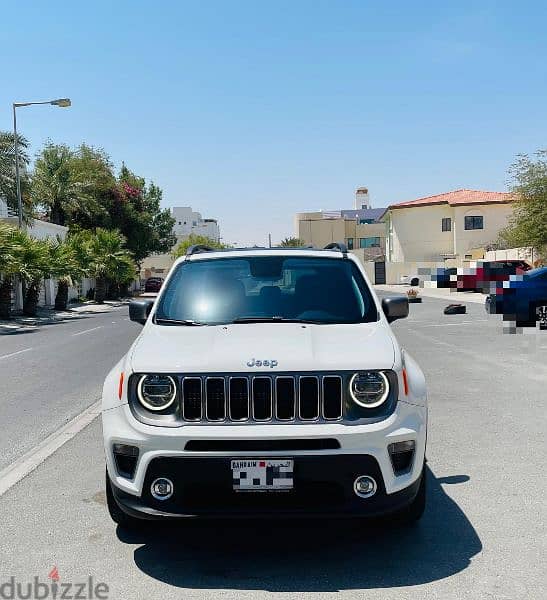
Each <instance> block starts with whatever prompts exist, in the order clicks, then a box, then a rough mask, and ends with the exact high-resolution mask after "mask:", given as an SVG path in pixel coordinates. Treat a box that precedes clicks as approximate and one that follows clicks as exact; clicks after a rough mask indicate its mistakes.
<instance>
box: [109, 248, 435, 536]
mask: <svg viewBox="0 0 547 600" xmlns="http://www.w3.org/2000/svg"><path fill="white" fill-rule="evenodd" d="M407 314H408V301H407V299H406V298H405V297H403V296H398V297H394V298H384V299H383V300H382V302H380V301H379V300H378V298H377V297H376V295H375V293H374V291H373V290H372V288H371V286H370V283H369V281H368V280H367V276H366V274H365V272H364V269H363V268H362V267H361V266H360V264H359V262H358V260H357V259H356V258H355V257H354V256H353V255H352V254H348V252H347V250H346V248H345V247H344V246H343V245H342V244H331V245H329V247H327V248H326V249H324V250H316V249H308V248H306V249H304V248H302V249H297V248H294V249H290V248H283V249H256V248H253V249H241V250H235V249H234V250H224V251H218V250H217V251H211V250H210V249H208V248H206V247H203V246H195V247H192V248H190V249H189V251H188V253H187V255H186V256H185V257H183V258H181V259H179V260H178V261H177V262H176V263H175V264H174V266H173V268H172V269H171V271H170V273H169V276H168V277H167V279H166V281H165V283H164V285H163V287H162V289H161V291H160V294H159V296H158V298H157V299H154V300H153V299H143V300H135V301H133V302H132V303H131V305H130V316H131V319H132V320H133V321H138V322H140V323H142V324H143V325H144V327H143V330H142V332H141V334H140V335H139V336H138V338H137V339H136V341H135V342H134V344H133V345H132V346H131V348H130V349H129V351H128V353H127V354H126V355H125V356H124V357H123V358H122V360H120V362H119V363H118V364H117V365H116V366H115V367H114V368H113V369H112V371H111V372H110V373H109V375H108V377H107V378H106V381H105V384H104V390H103V401H102V402H103V404H102V421H103V431H104V445H105V452H106V467H107V476H106V486H107V498H108V507H109V510H110V515H111V516H112V518H113V520H114V521H116V522H117V523H119V524H121V525H124V526H134V525H137V524H138V523H139V522H141V521H140V520H142V519H163V518H183V517H189V516H192V517H194V516H196V517H213V516H240V517H249V516H272V515H276V516H298V517H303V516H306V517H308V516H314V517H315V516H319V515H329V516H331V515H332V516H335V515H341V516H355V517H375V516H379V515H386V514H389V515H391V516H392V517H393V518H396V519H397V520H398V521H401V522H402V521H405V522H408V521H415V520H417V519H418V518H419V517H420V516H421V515H422V513H423V510H424V506H425V485H426V478H425V447H426V437H427V436H426V428H427V400H426V386H425V380H424V376H423V374H422V371H421V370H420V368H419V366H418V365H417V364H416V362H415V361H414V360H413V359H412V358H411V357H410V355H409V354H408V353H407V352H405V351H404V350H402V349H401V348H400V347H399V344H398V342H397V340H396V338H395V336H394V335H393V333H392V331H391V327H390V325H389V323H390V322H391V321H394V320H395V319H399V318H403V317H406V316H407Z"/></svg>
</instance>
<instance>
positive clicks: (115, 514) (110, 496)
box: [106, 471, 144, 530]
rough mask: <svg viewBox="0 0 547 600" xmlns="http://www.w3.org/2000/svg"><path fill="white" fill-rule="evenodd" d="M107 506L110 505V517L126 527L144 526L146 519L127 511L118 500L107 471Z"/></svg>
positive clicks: (133, 528)
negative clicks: (129, 513) (138, 517)
mask: <svg viewBox="0 0 547 600" xmlns="http://www.w3.org/2000/svg"><path fill="white" fill-rule="evenodd" d="M106 506H107V507H108V514H109V515H110V518H111V519H112V520H113V521H114V523H117V524H118V525H119V526H120V527H123V528H124V529H132V530H137V529H140V528H142V526H143V523H144V521H143V520H142V519H137V518H135V517H132V516H130V515H128V514H127V513H125V512H124V511H123V510H122V509H121V508H120V507H119V506H118V503H117V502H116V498H114V492H113V491H112V482H111V481H110V477H109V476H108V471H106Z"/></svg>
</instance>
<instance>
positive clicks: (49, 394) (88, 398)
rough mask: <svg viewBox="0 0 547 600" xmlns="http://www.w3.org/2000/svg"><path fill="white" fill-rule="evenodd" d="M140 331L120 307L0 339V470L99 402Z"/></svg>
mask: <svg viewBox="0 0 547 600" xmlns="http://www.w3.org/2000/svg"><path fill="white" fill-rule="evenodd" d="M139 331H140V326H139V325H136V324H134V323H131V322H130V321H129V320H128V316H127V306H123V307H120V308H112V310H110V311H108V312H104V313H92V312H89V313H85V312H84V313H79V315H78V317H77V318H74V319H71V320H70V321H62V322H60V323H55V324H53V325H43V326H40V327H38V328H37V329H34V330H27V331H24V332H22V333H17V334H9V335H0V382H2V384H1V388H0V389H1V391H0V424H1V432H2V433H1V435H0V470H2V469H3V468H4V467H6V466H8V465H9V464H11V463H12V462H13V461H14V460H16V459H17V458H19V457H20V456H21V455H22V454H23V453H24V452H26V451H28V450H29V449H31V448H33V447H34V446H35V445H36V444H37V443H39V442H40V441H41V440H43V439H44V438H46V437H47V436H48V435H49V434H51V433H52V432H54V431H55V430H57V429H58V428H59V427H61V426H62V425H63V424H65V423H66V422H67V421H69V420H70V419H71V418H73V417H74V416H76V415H78V414H80V413H81V412H82V411H83V410H84V409H85V408H87V407H88V406H89V405H91V404H93V402H95V401H96V400H98V399H99V398H100V396H101V389H102V382H103V380H104V378H105V376H106V373H107V372H108V371H109V370H110V368H111V367H112V366H113V365H114V364H115V363H116V362H117V361H118V360H119V359H120V358H121V357H122V356H123V355H124V354H125V352H126V351H127V347H128V346H129V344H131V342H132V341H133V339H134V338H135V337H136V336H137V334H138V332H139Z"/></svg>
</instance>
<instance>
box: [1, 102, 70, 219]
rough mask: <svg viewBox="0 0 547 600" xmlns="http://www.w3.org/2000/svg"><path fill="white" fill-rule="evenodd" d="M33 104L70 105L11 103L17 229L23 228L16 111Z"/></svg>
mask: <svg viewBox="0 0 547 600" xmlns="http://www.w3.org/2000/svg"><path fill="white" fill-rule="evenodd" d="M33 104H51V105H53V106H59V107H61V108H66V107H68V106H70V105H71V102H70V98H58V99H57V100H45V101H44V102H14V103H13V150H14V152H15V185H16V186H17V219H18V223H19V229H22V228H23V197H22V194H21V176H20V174H19V144H18V140H17V111H16V109H17V108H19V107H21V106H31V105H33Z"/></svg>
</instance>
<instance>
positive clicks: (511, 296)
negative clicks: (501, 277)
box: [485, 267, 547, 329]
mask: <svg viewBox="0 0 547 600" xmlns="http://www.w3.org/2000/svg"><path fill="white" fill-rule="evenodd" d="M485 309H486V312H488V313H491V314H498V315H499V314H502V315H503V319H504V321H515V322H516V325H517V327H535V326H536V322H537V321H538V320H539V323H540V329H547V267H540V268H538V269H532V270H531V271H528V272H527V273H525V274H524V275H513V276H511V278H510V279H509V280H508V281H505V282H503V287H498V288H497V289H496V293H495V294H490V295H489V296H487V297H486V301H485Z"/></svg>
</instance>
